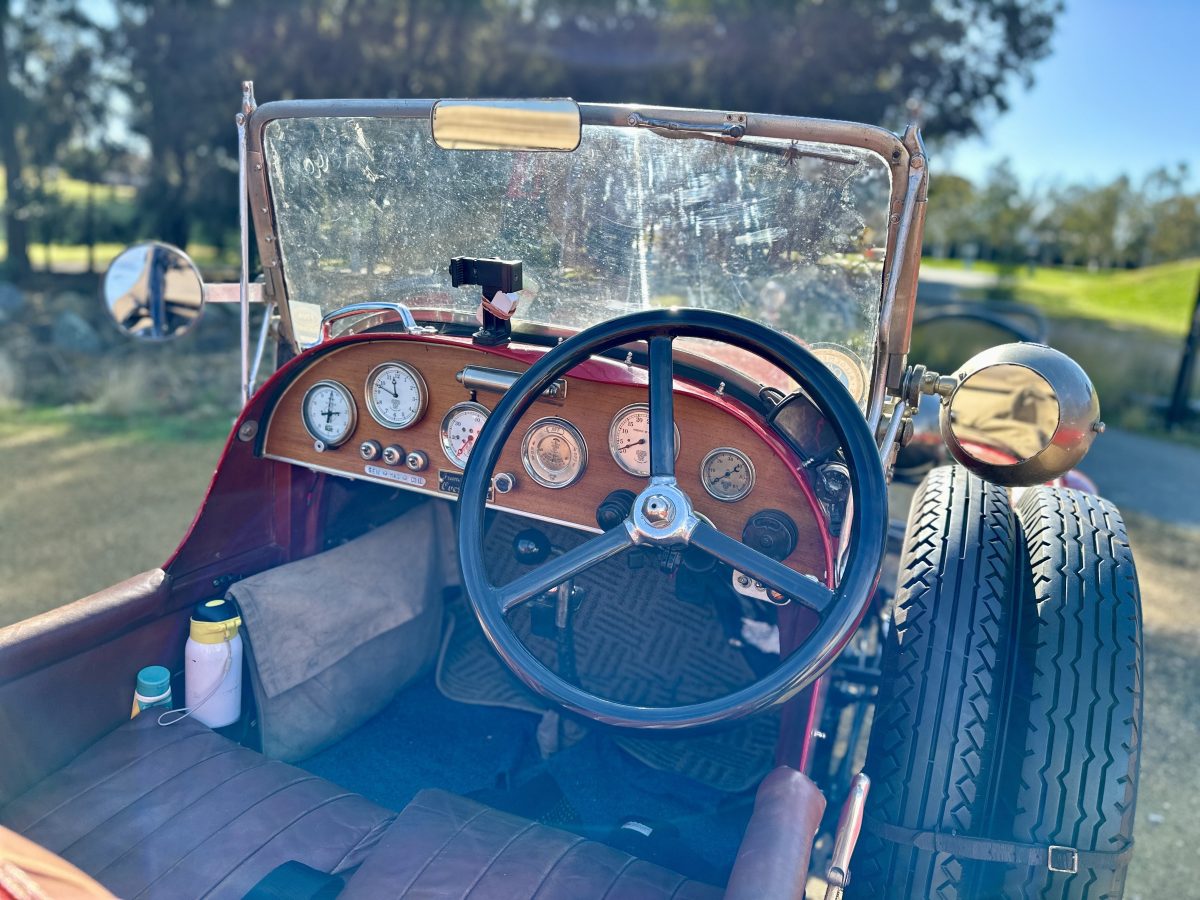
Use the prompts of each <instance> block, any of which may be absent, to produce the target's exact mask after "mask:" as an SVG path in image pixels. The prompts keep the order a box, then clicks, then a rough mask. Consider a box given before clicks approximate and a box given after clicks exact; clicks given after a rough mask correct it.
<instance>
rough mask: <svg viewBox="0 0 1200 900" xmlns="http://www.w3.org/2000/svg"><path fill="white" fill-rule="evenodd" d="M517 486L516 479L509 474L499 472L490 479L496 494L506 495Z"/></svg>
mask: <svg viewBox="0 0 1200 900" xmlns="http://www.w3.org/2000/svg"><path fill="white" fill-rule="evenodd" d="M516 486H517V479H515V478H514V477H513V476H512V473H510V472H501V473H500V474H499V475H496V476H495V477H494V478H492V487H494V488H495V489H496V493H497V494H507V493H509V492H510V491H512V489H513V488H515V487H516Z"/></svg>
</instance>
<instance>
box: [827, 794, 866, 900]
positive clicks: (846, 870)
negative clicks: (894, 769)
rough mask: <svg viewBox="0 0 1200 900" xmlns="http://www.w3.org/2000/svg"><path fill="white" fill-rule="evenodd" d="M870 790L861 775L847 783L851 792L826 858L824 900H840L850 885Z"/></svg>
mask: <svg viewBox="0 0 1200 900" xmlns="http://www.w3.org/2000/svg"><path fill="white" fill-rule="evenodd" d="M870 789H871V779H870V778H868V777H867V776H866V775H865V774H863V773H862V772H859V773H858V774H857V775H855V776H854V778H853V779H852V780H851V782H850V792H849V793H848V794H847V795H846V802H845V803H844V804H842V812H841V815H839V816H838V823H837V832H836V833H835V835H834V840H833V855H832V856H831V857H830V858H829V868H828V869H826V870H825V900H842V892H843V891H845V889H846V885H848V884H849V883H850V857H851V856H853V855H854V847H855V845H856V844H857V843H858V834H859V832H860V831H861V830H862V823H863V812H864V810H865V809H866V806H867V791H869V790H870Z"/></svg>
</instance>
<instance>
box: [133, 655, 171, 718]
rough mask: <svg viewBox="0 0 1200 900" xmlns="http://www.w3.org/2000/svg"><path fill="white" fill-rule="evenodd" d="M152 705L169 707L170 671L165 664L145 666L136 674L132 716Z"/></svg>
mask: <svg viewBox="0 0 1200 900" xmlns="http://www.w3.org/2000/svg"><path fill="white" fill-rule="evenodd" d="M152 706H157V707H161V708H163V709H170V708H171V672H170V670H168V669H167V668H166V667H165V666H146V668H144V669H142V670H141V671H140V672H138V674H137V687H136V688H135V689H134V691H133V715H131V716H130V717H129V718H131V719H132V718H133V716H136V715H137V714H138V713H140V712H142V711H143V710H147V709H150V708H151V707H152Z"/></svg>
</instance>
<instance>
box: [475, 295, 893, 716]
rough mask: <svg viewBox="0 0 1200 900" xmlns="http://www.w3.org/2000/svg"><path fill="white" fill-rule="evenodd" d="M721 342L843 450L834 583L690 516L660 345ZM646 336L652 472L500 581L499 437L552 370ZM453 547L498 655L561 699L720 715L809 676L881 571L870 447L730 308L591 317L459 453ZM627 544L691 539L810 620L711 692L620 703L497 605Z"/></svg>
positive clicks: (775, 341) (575, 707)
mask: <svg viewBox="0 0 1200 900" xmlns="http://www.w3.org/2000/svg"><path fill="white" fill-rule="evenodd" d="M676 337H695V338H708V339H711V340H717V341H723V342H725V343H727V344H731V345H733V346H736V347H740V348H742V349H743V350H747V351H749V352H751V353H754V354H756V355H758V356H759V357H761V358H763V359H765V360H768V361H770V362H772V363H774V364H775V365H776V366H778V367H779V368H780V369H782V370H783V371H784V372H786V373H787V374H788V375H789V376H791V377H792V378H793V379H795V380H796V381H797V382H798V383H799V384H800V385H801V386H802V387H803V388H804V389H805V390H806V391H807V392H808V394H809V395H810V396H811V397H812V399H813V401H814V402H815V403H816V405H817V407H818V408H819V409H820V410H821V412H822V413H823V414H824V415H825V417H826V418H827V419H828V420H829V422H830V424H831V425H832V427H833V430H834V432H835V433H836V434H837V436H838V439H839V440H840V442H841V445H842V448H843V450H844V452H845V454H846V463H847V468H848V469H849V470H850V487H851V492H852V498H853V510H852V512H851V516H850V521H849V523H848V525H849V528H850V531H849V534H850V538H849V541H850V543H849V546H848V548H847V553H846V564H845V568H844V569H843V571H842V574H841V578H840V580H839V582H838V586H837V588H836V590H832V591H831V590H830V589H829V588H827V587H825V586H824V585H822V584H820V583H819V582H817V581H814V580H812V579H811V578H810V577H808V576H806V575H801V574H800V573H798V572H795V571H793V570H792V569H790V568H788V567H787V566H785V565H784V564H783V563H782V562H778V561H776V560H774V559H772V558H770V557H768V556H766V555H764V554H762V553H759V552H758V551H756V550H752V549H751V548H750V547H747V546H746V545H745V544H743V543H741V541H739V540H736V539H735V538H732V537H729V536H728V535H726V534H723V533H722V532H720V531H718V530H717V529H716V528H715V527H713V525H712V524H710V523H709V522H708V521H707V520H706V519H704V518H703V517H701V516H699V515H697V514H696V513H695V512H694V511H693V509H692V504H691V501H690V500H689V499H688V496H687V494H686V493H684V491H683V490H682V489H681V488H680V487H679V485H678V483H677V482H676V479H675V436H674V430H675V416H674V388H673V381H672V343H673V341H674V339H675V338H676ZM642 340H644V341H646V342H647V344H648V346H649V382H650V385H649V394H650V397H649V401H650V402H649V406H650V477H649V479H648V480H647V483H646V486H645V488H644V489H643V490H642V492H641V493H640V494H639V495H638V497H637V499H636V500H635V501H634V504H633V509H632V510H631V512H630V514H629V517H628V518H627V519H626V520H625V521H624V522H623V523H622V524H621V525H619V526H617V527H615V528H612V529H610V530H608V531H607V532H605V533H603V534H600V535H597V536H596V537H594V538H591V539H590V540H588V541H585V542H584V543H582V544H580V545H579V546H577V547H574V548H573V549H571V550H568V551H567V552H565V553H563V554H562V555H561V556H557V557H553V558H551V559H548V560H546V561H545V562H543V563H541V564H540V565H538V566H537V567H536V568H535V569H532V570H531V571H529V572H526V573H525V574H523V575H521V576H520V577H518V578H517V579H516V580H514V581H512V582H510V583H509V584H506V585H503V586H499V587H498V586H496V585H493V584H492V583H491V582H490V581H489V579H488V576H487V573H486V571H485V568H484V565H483V534H484V511H485V505H486V501H487V493H488V490H487V489H488V482H489V480H490V476H491V473H492V470H493V468H494V467H495V465H496V462H497V460H498V459H499V457H500V451H501V450H502V449H503V447H504V443H505V441H506V440H507V439H508V437H509V435H510V434H511V433H512V431H513V429H514V428H515V427H516V424H517V422H518V421H519V420H520V418H521V416H522V415H523V414H524V413H525V411H526V410H528V409H529V407H530V406H531V405H532V404H533V402H534V401H535V400H536V399H537V398H538V397H539V396H540V395H541V393H542V391H543V390H545V389H546V388H547V387H548V386H549V385H550V384H551V383H553V382H554V380H555V379H557V378H560V377H562V376H563V375H564V374H566V373H567V372H569V371H570V370H571V369H572V368H574V367H575V366H576V365H578V364H579V363H581V362H584V361H585V360H587V359H589V358H590V357H592V356H594V355H596V354H599V353H603V352H604V351H606V350H611V349H613V348H614V347H618V346H621V345H623V344H627V343H630V342H631V341H642ZM459 507H460V514H459V523H458V558H459V566H460V568H461V571H462V578H463V585H464V587H465V589H466V592H467V597H468V598H469V600H470V602H471V606H472V607H473V609H474V611H475V615H476V616H477V617H478V618H479V624H480V625H481V626H482V627H483V632H484V634H485V635H486V636H487V638H488V640H489V641H490V642H491V644H492V646H493V647H494V648H495V649H496V652H497V653H499V654H500V658H501V659H503V660H504V662H505V664H506V665H507V666H508V667H509V668H510V669H511V670H512V671H513V673H514V674H515V675H516V676H517V677H518V678H520V679H521V681H522V682H524V683H525V684H526V685H527V686H528V687H529V688H530V689H532V690H533V691H534V692H536V693H538V694H540V695H541V696H542V697H545V698H546V699H547V700H550V701H552V702H554V703H556V704H559V705H560V706H562V707H563V708H564V709H566V710H569V711H570V712H573V713H576V714H578V715H580V716H584V717H586V718H589V719H593V720H595V721H597V722H601V723H603V724H606V725H612V726H617V727H624V728H636V729H657V730H679V729H685V728H697V727H702V726H709V725H715V724H718V723H722V722H732V721H734V720H737V719H741V718H744V717H746V716H749V715H753V714H754V713H758V712H761V711H763V710H765V709H767V708H769V707H772V706H774V705H776V704H779V703H782V702H784V701H786V700H788V699H789V698H791V697H793V696H794V695H795V694H796V693H797V692H799V691H800V690H802V689H804V688H805V687H807V686H808V685H809V684H811V683H812V682H813V681H815V680H816V679H817V678H818V677H819V676H820V675H821V673H822V672H824V671H825V669H826V668H828V667H829V665H830V664H831V663H832V662H833V660H834V658H835V657H836V656H837V654H838V653H839V652H840V651H841V649H842V648H843V647H844V646H845V645H846V643H847V642H848V641H849V640H850V637H851V635H852V634H853V633H854V630H855V628H857V627H858V623H859V621H860V620H861V618H862V616H863V613H864V612H865V610H866V607H867V604H868V602H869V601H870V598H871V594H872V593H873V591H874V589H875V585H876V582H877V581H878V579H879V570H880V566H881V565H882V561H883V553H884V542H885V539H886V536H887V489H886V485H885V483H884V477H883V467H882V465H881V464H880V460H879V451H878V449H877V447H876V446H875V442H874V440H873V439H872V437H871V433H870V430H869V429H868V428H867V424H866V421H865V419H864V418H863V415H862V413H861V411H860V410H859V408H858V406H857V404H856V403H855V402H854V399H853V398H852V397H851V396H850V394H849V392H848V391H847V390H846V388H845V387H843V386H842V384H841V383H840V382H839V381H838V379H837V378H836V376H834V375H833V373H832V372H830V371H829V369H827V368H826V367H825V365H824V364H823V363H822V362H821V361H820V360H818V359H817V358H816V357H815V356H813V355H812V353H810V352H809V351H808V350H806V349H805V348H804V347H802V346H801V345H800V344H798V343H797V342H796V341H794V340H793V339H791V338H789V337H787V336H786V335H784V334H782V333H780V332H777V331H773V330H772V329H770V328H767V327H766V326H764V325H760V324H758V323H756V322H752V321H750V320H748V319H743V318H741V317H739V316H733V315H729V314H728V313H721V312H715V311H712V310H699V309H661V310H659V309H655V310H648V311H645V312H637V313H632V314H630V315H626V316H621V317H619V318H616V319H612V320H610V321H607V322H602V323H600V324H598V325H595V326H593V327H591V328H588V329H587V330H585V331H582V332H580V333H579V334H577V335H575V336H574V337H572V338H570V339H569V340H566V341H563V342H562V343H561V344H559V345H558V346H556V347H554V348H553V349H551V350H549V351H548V352H547V353H546V354H545V355H544V356H543V357H542V358H541V359H539V360H538V361H537V362H535V363H534V364H533V365H532V366H530V367H529V369H528V370H526V372H525V374H524V375H522V376H521V377H520V378H519V379H518V380H517V381H516V383H515V384H514V385H513V386H512V387H511V388H509V390H508V392H507V393H506V394H505V395H504V397H503V399H502V400H501V401H500V402H499V403H498V404H496V408H495V409H494V410H493V411H492V414H491V416H490V417H489V419H488V421H487V424H486V425H485V426H484V428H483V429H482V431H481V432H480V435H479V437H478V439H477V441H476V444H475V447H474V448H473V449H472V451H471V456H470V459H469V460H468V462H467V467H466V470H465V471H464V473H463V480H462V489H461V493H460V496H459ZM635 546H651V547H681V546H690V547H694V548H696V549H698V550H701V551H703V552H705V553H707V554H709V555H710V556H713V557H715V558H716V559H718V560H720V561H721V562H723V563H725V564H726V565H728V566H731V567H733V568H734V569H737V570H738V571H739V572H742V573H744V574H746V575H748V576H750V577H751V578H753V579H756V580H757V581H761V582H762V583H763V585H765V586H767V587H769V588H773V589H774V590H776V591H778V592H780V593H781V594H783V595H785V596H787V597H790V598H792V599H793V600H794V601H795V602H799V603H802V604H804V605H805V606H807V607H809V608H810V609H812V610H813V611H814V612H816V614H817V615H818V617H819V618H818V622H817V625H816V627H815V628H814V629H813V630H812V632H811V633H810V634H809V636H808V637H807V638H806V639H805V640H804V641H803V642H802V643H801V644H800V645H799V646H798V647H797V648H796V649H795V650H793V651H792V652H791V653H790V654H788V655H787V656H786V657H785V658H783V659H782V660H780V663H779V665H778V666H776V667H775V669H774V670H772V671H771V672H769V673H767V674H766V675H764V676H763V677H762V678H760V679H758V680H757V681H755V682H753V683H751V684H749V685H747V686H745V687H743V688H740V689H738V690H737V691H734V692H732V693H729V694H727V695H725V696H722V697H717V698H713V699H711V700H705V701H703V702H700V703H692V704H688V705H685V706H672V707H643V706H634V705H631V704H625V703H618V702H615V701H613V700H609V699H606V698H603V697H599V696H596V695H595V694H591V693H588V692H587V691H586V690H584V689H583V688H581V687H579V686H577V685H574V684H572V683H570V682H569V681H567V680H566V679H564V678H562V677H561V676H560V675H558V674H556V673H555V672H553V671H551V670H550V668H548V667H547V666H546V665H545V664H543V663H542V662H541V661H540V660H539V659H538V658H537V657H536V656H534V655H533V653H531V652H530V651H529V649H528V648H527V647H526V646H525V644H524V643H523V642H522V641H521V639H520V638H519V637H518V636H517V634H516V632H515V631H514V630H513V628H512V626H511V625H510V624H509V622H508V620H507V618H506V614H507V613H509V612H510V611H512V610H513V609H514V608H515V607H517V606H518V605H520V604H522V603H524V602H526V601H528V600H530V599H532V598H534V597H536V596H538V595H539V594H542V593H543V592H545V591H548V590H549V589H551V588H553V587H555V586H557V585H559V584H561V583H563V582H564V581H566V580H567V579H569V578H573V577H575V576H576V575H578V574H579V573H581V572H583V571H584V570H586V569H588V568H591V567H592V566H594V565H596V564H598V563H600V562H602V561H604V560H606V559H611V558H613V557H615V556H617V555H618V554H620V553H622V552H623V551H625V550H628V549H630V548H631V547H635Z"/></svg>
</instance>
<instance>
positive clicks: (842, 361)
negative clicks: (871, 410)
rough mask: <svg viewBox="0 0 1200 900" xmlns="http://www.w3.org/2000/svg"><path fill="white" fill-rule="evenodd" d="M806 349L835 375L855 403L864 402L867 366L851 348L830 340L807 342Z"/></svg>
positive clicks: (860, 403) (865, 397)
mask: <svg viewBox="0 0 1200 900" xmlns="http://www.w3.org/2000/svg"><path fill="white" fill-rule="evenodd" d="M808 349H809V350H811V351H812V354H813V356H815V357H816V358H817V359H819V360H820V361H821V362H823V363H825V365H826V366H828V367H829V371H831V372H833V374H834V375H836V376H837V380H838V381H840V382H841V383H842V385H843V386H844V387H845V388H846V390H848V391H849V392H850V396H851V397H853V398H854V402H855V403H857V404H859V405H860V406H861V405H862V404H863V403H865V402H866V399H867V367H866V366H865V365H863V361H862V360H861V359H859V358H858V356H857V355H856V354H855V353H854V351H853V350H851V349H850V348H848V347H843V346H842V345H841V344H834V343H832V342H831V341H816V342H814V343H811V344H809V345H808Z"/></svg>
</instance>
